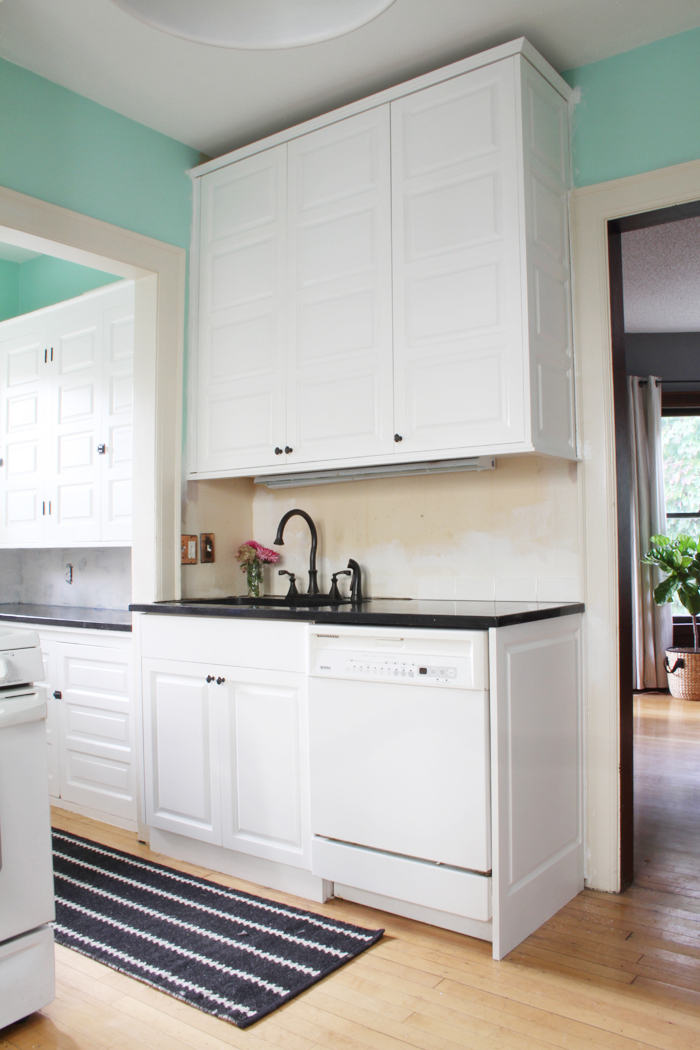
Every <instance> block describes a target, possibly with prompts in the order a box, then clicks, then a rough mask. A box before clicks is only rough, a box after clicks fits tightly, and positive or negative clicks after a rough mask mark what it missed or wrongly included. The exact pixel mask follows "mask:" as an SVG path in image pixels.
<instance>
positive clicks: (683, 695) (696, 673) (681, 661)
mask: <svg viewBox="0 0 700 1050" xmlns="http://www.w3.org/2000/svg"><path fill="white" fill-rule="evenodd" d="M664 666H665V668H666V673H667V674H668V687H669V689H670V690H671V696H675V697H677V699H679V700H700V652H697V653H696V652H695V651H694V650H693V649H681V648H675V649H667V650H666V660H665V662H664Z"/></svg>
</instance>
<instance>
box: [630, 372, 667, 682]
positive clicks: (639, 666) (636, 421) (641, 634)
mask: <svg viewBox="0 0 700 1050" xmlns="http://www.w3.org/2000/svg"><path fill="white" fill-rule="evenodd" d="M627 384H628V396H629V416H630V447H631V464H630V467H631V475H632V478H631V480H632V507H631V513H632V616H633V625H634V688H635V689H667V688H668V679H667V677H666V672H665V671H664V656H665V650H666V649H667V648H668V647H669V646H670V645H672V644H673V642H672V639H673V617H672V613H671V606H670V605H660V606H659V605H657V604H656V603H655V602H654V597H653V590H654V587H655V586H656V584H657V583H658V582H659V581H660V580H661V578H662V577H661V576H660V575H659V572H658V570H657V569H655V568H654V567H653V566H651V565H642V564H641V563H640V558H642V557H643V556H644V555H645V554H646V552H647V551H648V550H649V546H650V543H649V541H650V539H651V537H652V536H655V535H657V534H659V533H661V534H664V533H665V532H666V500H665V498H664V465H663V455H662V450H661V381H660V380H659V379H658V377H657V376H648V377H647V378H646V380H645V381H644V382H642V381H641V378H640V376H628V377H627Z"/></svg>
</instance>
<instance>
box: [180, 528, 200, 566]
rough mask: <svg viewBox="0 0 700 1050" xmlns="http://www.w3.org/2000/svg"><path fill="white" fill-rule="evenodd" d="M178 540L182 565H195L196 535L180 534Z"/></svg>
mask: <svg viewBox="0 0 700 1050" xmlns="http://www.w3.org/2000/svg"><path fill="white" fill-rule="evenodd" d="M180 542H181V547H180V563H181V564H182V565H196V564H197V536H196V535H195V536H181V537H180Z"/></svg>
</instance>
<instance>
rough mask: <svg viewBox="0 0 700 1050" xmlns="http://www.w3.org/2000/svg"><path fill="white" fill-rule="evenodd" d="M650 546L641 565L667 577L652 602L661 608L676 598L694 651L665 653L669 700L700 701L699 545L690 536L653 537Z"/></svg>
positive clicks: (679, 649) (655, 591) (656, 588)
mask: <svg viewBox="0 0 700 1050" xmlns="http://www.w3.org/2000/svg"><path fill="white" fill-rule="evenodd" d="M651 544H652V546H651V549H650V550H649V551H647V553H646V555H645V557H643V558H642V563H643V564H644V565H654V566H656V568H657V569H660V570H661V572H663V573H665V574H666V575H665V579H663V580H662V581H661V583H659V584H657V586H656V587H655V588H654V601H655V602H656V604H657V605H663V604H664V603H666V602H672V601H673V599H674V596H677V597H678V600H679V601H680V603H681V605H682V606H683V607H684V608H685V609H687V610H688V612H689V613H690V616H691V618H692V621H693V648H692V649H684V648H679V647H672V648H670V649H667V650H666V660H665V662H664V666H665V668H666V673H667V674H668V685H669V689H670V690H671V696H675V697H678V698H679V699H682V700H700V650H698V615H700V542H699V541H698V540H694V539H693V537H692V536H686V535H683V534H681V535H680V536H676V538H675V539H669V537H668V536H652V537H651ZM671 660H673V666H671V662H670V661H671Z"/></svg>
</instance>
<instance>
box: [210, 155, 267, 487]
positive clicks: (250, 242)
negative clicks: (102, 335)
mask: <svg viewBox="0 0 700 1050" xmlns="http://www.w3.org/2000/svg"><path fill="white" fill-rule="evenodd" d="M202 190H203V192H202V202H201V239H200V246H199V250H200V295H199V340H198V348H199V353H198V372H197V387H198V390H199V404H198V412H197V448H198V465H199V469H200V470H202V471H220V470H226V469H230V468H233V469H236V468H240V467H244V468H245V467H256V468H257V467H265V466H269V465H271V464H273V463H274V464H276V463H277V462H278V461H279V459H280V456H281V457H282V458H284V456H283V454H282V453H278V454H277V455H275V448H281V447H282V446H283V445H284V443H285V441H284V431H285V385H286V342H287V313H286V298H287V276H286V211H287V201H286V194H287V147H286V145H284V146H278V147H277V148H276V149H269V150H265V151H264V152H262V153H259V154H256V155H255V156H253V157H249V158H248V159H247V160H243V161H241V162H240V163H238V164H235V165H231V166H230V167H227V168H222V169H221V170H220V171H217V172H216V173H215V174H214V175H213V176H212V178H210V179H207V180H206V181H205V183H204V185H203V187H202Z"/></svg>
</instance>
